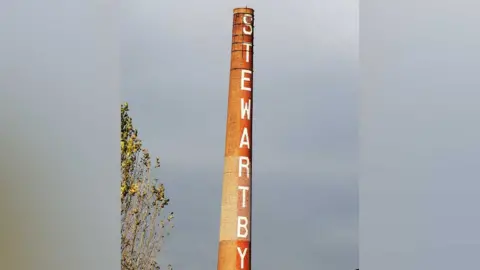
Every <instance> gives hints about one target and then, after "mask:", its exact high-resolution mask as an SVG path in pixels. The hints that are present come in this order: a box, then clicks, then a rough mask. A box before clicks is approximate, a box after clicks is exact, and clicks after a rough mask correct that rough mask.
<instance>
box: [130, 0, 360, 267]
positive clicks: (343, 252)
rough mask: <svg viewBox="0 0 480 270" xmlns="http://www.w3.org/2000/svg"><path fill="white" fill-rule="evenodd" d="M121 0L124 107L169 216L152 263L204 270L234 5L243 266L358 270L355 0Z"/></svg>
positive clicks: (210, 245)
mask: <svg viewBox="0 0 480 270" xmlns="http://www.w3.org/2000/svg"><path fill="white" fill-rule="evenodd" d="M121 2H122V13H121V22H122V27H121V38H122V39H121V46H122V52H121V56H122V58H121V60H122V76H121V77H122V85H121V89H122V92H121V96H122V100H123V101H128V102H129V103H130V104H131V110H132V116H133V117H134V121H135V123H136V125H137V127H138V128H139V130H140V135H141V137H142V138H143V139H144V141H145V144H146V146H147V147H149V148H150V150H151V152H152V154H153V155H160V156H161V159H162V167H163V169H162V170H161V172H160V177H161V180H162V181H163V182H165V183H166V184H167V188H168V192H169V194H170V196H171V197H172V204H171V206H172V210H173V211H175V212H176V215H177V219H176V228H175V230H174V231H173V234H172V235H171V237H170V238H169V240H168V242H167V247H166V250H165V252H164V253H163V254H162V259H164V261H163V263H164V264H166V263H173V264H174V266H175V267H176V268H177V269H199V270H203V269H205V270H207V269H215V267H216V262H217V258H216V256H217V245H218V228H219V216H220V196H221V193H220V190H221V180H222V173H223V171H222V170H223V151H224V136H225V121H226V105H227V94H228V76H229V61H230V46H231V44H230V42H231V21H232V9H233V8H235V7H242V6H245V5H248V6H249V7H252V8H254V9H255V12H256V13H255V14H256V20H255V22H256V28H255V58H254V61H255V62H254V63H255V64H254V65H255V69H254V71H255V75H254V76H255V85H254V101H255V115H254V130H253V132H254V134H253V140H254V150H253V160H254V164H253V173H254V176H253V181H254V182H253V183H254V191H253V220H254V221H253V225H252V226H253V228H252V230H253V232H252V233H253V238H252V245H253V246H252V267H254V268H259V269H260V268H264V269H279V270H282V269H325V270H345V269H346V270H349V269H355V267H357V266H358V255H357V253H358V225H357V217H358V198H357V177H356V161H357V144H358V143H357V87H356V86H357V51H358V43H357V40H358V38H357V34H358V32H357V28H358V23H357V18H358V17H357V11H358V2H357V1H354V0H325V1H313V0H311V1H303V2H302V3H301V4H299V2H298V1H291V0H285V1H282V4H280V2H279V1H273V0H264V1H257V3H255V2H254V1H250V2H248V1H247V2H241V1H220V0H206V1H193V0H190V1H168V2H166V1H153V0H137V1H127V0H123V1H121Z"/></svg>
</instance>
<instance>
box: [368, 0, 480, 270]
mask: <svg viewBox="0 0 480 270" xmlns="http://www.w3.org/2000/svg"><path fill="white" fill-rule="evenodd" d="M479 10H480V3H479V2H478V1H465V0H460V1H445V0H440V1H423V0H420V1H411V0H410V1H379V0H365V1H360V65H361V100H360V103H361V111H360V133H359V134H360V180H359V181H360V182H359V192H360V194H359V197H360V202H359V205H360V218H359V229H360V231H359V232H360V233H359V235H360V239H359V240H360V256H359V258H360V269H362V270H385V269H389V270H400V269H401V270H405V269H409V270H427V269H429V270H430V269H432V270H433V269H435V270H443V269H478V268H479V266H478V265H479V262H478V251H479V250H480V233H479V228H480V212H479V210H478V207H479V205H480V196H479V194H480V181H479V179H480V173H479V172H480V170H479V156H480V145H479V144H480V143H479V142H480V140H479V139H480V127H479V124H478V123H479V116H480V106H479V104H480V103H479V101H480V91H479V89H480V76H479V70H480V59H479V58H480V57H479V48H480V36H479V35H478V33H479V31H478V27H479V25H480V16H479V15H480V14H479Z"/></svg>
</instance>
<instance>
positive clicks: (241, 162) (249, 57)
mask: <svg viewBox="0 0 480 270" xmlns="http://www.w3.org/2000/svg"><path fill="white" fill-rule="evenodd" d="M253 12H254V11H253V9H251V8H247V7H245V8H236V9H234V10H233V30H232V53H231V62H230V86H229V93H228V109H227V132H226V138H225V163H224V173H223V188H222V204H221V217H220V241H219V247H218V265H217V270H240V269H242V270H243V269H245V270H249V269H250V262H251V244H250V241H251V233H252V232H251V225H252V219H251V217H252V214H251V209H252V181H251V180H252V105H253V100H252V93H253V27H254V14H253Z"/></svg>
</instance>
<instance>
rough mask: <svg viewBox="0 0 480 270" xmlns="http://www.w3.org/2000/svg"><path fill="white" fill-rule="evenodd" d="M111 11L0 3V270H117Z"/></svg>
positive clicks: (111, 6)
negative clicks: (0, 104)
mask: <svg viewBox="0 0 480 270" xmlns="http://www.w3.org/2000/svg"><path fill="white" fill-rule="evenodd" d="M117 6H118V4H117V3H116V2H115V1H110V0H104V1H90V0H83V1H51V0H44V1H2V2H1V3H0V40H1V41H0V102H1V103H2V106H1V107H0V124H1V128H0V130H1V131H0V133H1V143H0V179H1V182H0V198H1V199H0V202H1V206H0V269H12V270H13V269H15V270H17V269H18V270H23V269H34V270H57V269H58V270H65V269H69V270H76V269H78V270H84V269H92V270H93V269H95V270H96V269H102V270H107V269H120V254H119V247H120V238H119V228H120V217H119V203H118V202H119V192H118V190H119V189H118V179H119V177H120V175H119V144H118V140H115V139H114V138H118V136H119V121H120V119H119V104H120V99H119V49H118V46H119V41H118V35H117V33H118V29H117V27H118V21H117V13H118V7H117Z"/></svg>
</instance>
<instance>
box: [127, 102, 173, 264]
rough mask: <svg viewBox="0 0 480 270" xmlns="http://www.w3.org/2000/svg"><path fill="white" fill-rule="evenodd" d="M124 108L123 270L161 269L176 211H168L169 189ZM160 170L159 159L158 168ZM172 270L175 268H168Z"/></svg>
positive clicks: (157, 159)
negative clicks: (160, 179)
mask: <svg viewBox="0 0 480 270" xmlns="http://www.w3.org/2000/svg"><path fill="white" fill-rule="evenodd" d="M128 111H129V108H128V103H125V104H122V105H121V138H120V149H121V173H122V180H121V191H120V194H121V218H122V220H121V239H122V240H121V253H122V270H157V269H160V264H159V263H158V262H157V256H158V253H159V252H160V250H161V248H162V245H163V240H164V238H165V236H167V235H169V229H171V228H173V221H172V220H173V212H165V208H166V206H167V205H168V203H169V199H168V198H167V197H166V196H165V187H164V185H163V184H161V183H159V182H158V179H156V178H155V179H152V176H151V172H152V162H151V158H150V154H149V152H148V150H147V149H145V148H143V147H142V140H140V139H139V138H138V131H137V129H135V128H134V126H133V123H132V118H131V117H130V116H129V114H128ZM159 167H160V159H159V158H158V157H157V158H156V163H155V166H154V168H159ZM168 268H169V269H171V265H169V266H168Z"/></svg>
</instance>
